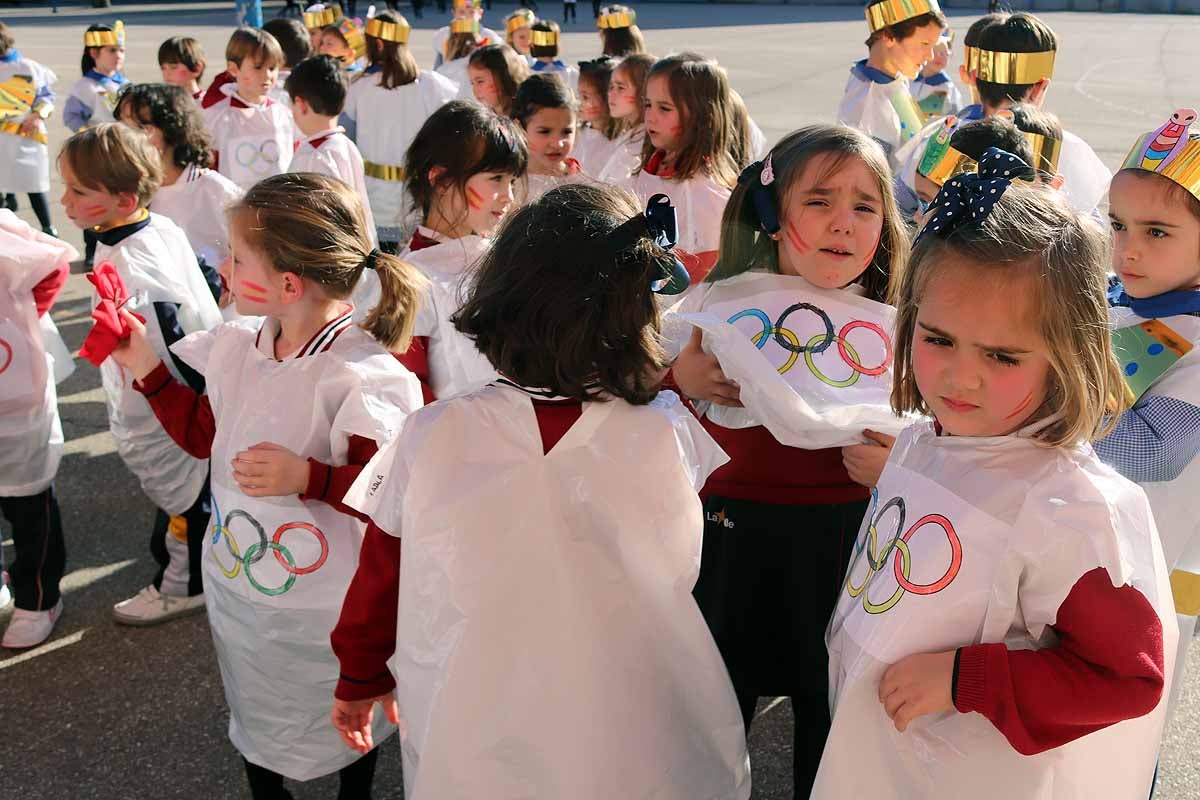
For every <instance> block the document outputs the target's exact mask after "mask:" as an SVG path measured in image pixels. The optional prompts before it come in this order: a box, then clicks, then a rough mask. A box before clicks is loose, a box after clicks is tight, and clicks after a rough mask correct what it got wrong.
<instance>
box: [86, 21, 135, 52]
mask: <svg viewBox="0 0 1200 800" xmlns="http://www.w3.org/2000/svg"><path fill="white" fill-rule="evenodd" d="M83 46H84V47H124V46H125V23H124V22H121V20H117V21H116V22H115V23H114V24H113V29H112V30H111V31H87V32H85V33H84V34H83Z"/></svg>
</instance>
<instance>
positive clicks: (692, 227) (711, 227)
mask: <svg viewBox="0 0 1200 800" xmlns="http://www.w3.org/2000/svg"><path fill="white" fill-rule="evenodd" d="M629 188H630V189H631V190H632V191H633V193H634V194H635V195H637V198H638V203H640V205H641V207H642V208H645V207H646V204H647V203H649V202H650V198H651V197H653V196H654V195H656V194H665V195H666V196H667V197H670V198H671V203H672V204H673V205H674V206H675V220H676V225H677V226H678V234H679V241H677V242H676V247H678V248H680V249H681V250H684V251H686V252H688V253H691V254H692V255H699V254H700V253H714V252H716V250H717V248H719V247H720V246H721V215H722V214H724V213H725V204H726V203H728V202H729V194H730V192H731V191H732V190H731V189H730V188H729V187H728V186H723V185H722V184H720V183H718V182H717V181H715V180H713V179H712V178H710V177H708V176H706V175H700V174H697V175H694V176H692V177H691V178H688V179H686V180H678V179H676V178H660V177H659V176H657V175H651V174H650V173H649V172H646V171H645V170H643V171H641V172H639V173H638V174H637V175H634V176H633V177H632V178H631V179H630V182H629Z"/></svg>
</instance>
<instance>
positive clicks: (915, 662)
mask: <svg viewBox="0 0 1200 800" xmlns="http://www.w3.org/2000/svg"><path fill="white" fill-rule="evenodd" d="M955 652H957V651H955V650H947V651H946V652H944V653H919V654H917V655H915V656H908V657H907V658H902V659H900V660H899V661H897V662H896V663H895V664H892V665H891V666H890V667H888V670H887V672H885V673H883V680H881V681H880V682H879V702H881V703H883V709H884V711H886V712H887V715H888V716H889V717H891V719H892V722H893V723H894V724H895V725H896V730H898V731H900V732H901V733H903V732H904V729H905V728H907V727H908V723H910V722H912V721H913V720H914V719H916V718H917V717H923V716H925V715H926V714H940V713H941V712H943V711H951V710H953V709H954V697H953V693H954V686H953V685H952V684H953V683H954V654H955Z"/></svg>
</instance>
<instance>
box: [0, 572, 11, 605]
mask: <svg viewBox="0 0 1200 800" xmlns="http://www.w3.org/2000/svg"><path fill="white" fill-rule="evenodd" d="M7 578H8V573H7V572H0V611H3V610H4V609H6V608H8V606H9V604H10V603H12V601H13V596H12V591H11V590H10V589H9V588H8V580H7Z"/></svg>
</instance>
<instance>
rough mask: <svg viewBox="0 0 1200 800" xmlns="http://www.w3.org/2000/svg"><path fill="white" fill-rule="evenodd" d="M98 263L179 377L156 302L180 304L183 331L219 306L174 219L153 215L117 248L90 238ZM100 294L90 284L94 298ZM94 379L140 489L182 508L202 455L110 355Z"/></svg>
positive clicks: (194, 493) (196, 485)
mask: <svg viewBox="0 0 1200 800" xmlns="http://www.w3.org/2000/svg"><path fill="white" fill-rule="evenodd" d="M95 261H96V263H97V264H99V263H101V262H104V261H111V262H112V264H113V266H115V267H116V268H117V271H118V272H119V273H120V275H121V280H122V281H124V283H125V288H126V289H127V290H128V291H129V295H130V297H131V299H130V301H129V303H128V304H126V306H125V308H127V309H129V310H130V311H134V312H137V313H138V314H141V316H143V317H145V319H146V336H147V338H148V339H149V341H150V344H151V346H152V347H153V348H154V352H155V353H157V354H158V357H159V358H161V359H162V360H163V361H164V362H165V363H166V365H167V369H168V370H169V371H170V373H171V375H172V376H173V377H174V378H175V379H176V380H178V381H182V380H183V376H182V375H181V374H180V373H179V370H178V368H177V367H176V366H175V363H174V361H173V360H172V359H171V357H170V354H169V353H168V352H167V343H166V339H165V337H164V336H163V332H162V329H161V328H160V327H159V324H158V316H157V315H156V314H155V311H154V304H155V303H174V304H176V305H178V307H179V312H178V318H179V324H180V326H181V327H182V328H183V332H184V333H185V334H188V333H195V332H196V331H204V330H208V329H210V328H213V327H216V326H217V325H219V324H220V323H221V312H220V310H219V309H218V308H217V304H216V301H214V300H213V296H212V291H211V290H210V289H209V288H208V284H207V283H205V282H204V274H203V273H202V272H201V271H200V267H199V265H198V264H197V263H196V256H195V254H194V253H193V252H192V248H191V245H189V244H188V240H187V236H185V235H184V233H183V231H182V230H180V229H179V226H177V225H176V224H175V223H173V222H171V220H169V219H167V218H166V217H161V216H159V215H157V214H151V215H150V224H149V225H147V226H146V227H145V228H143V229H142V230H140V231H137V232H136V233H133V234H131V235H130V236H128V237H127V238H125V239H123V240H122V241H121V242H120V243H119V244H118V245H116V246H115V247H110V246H109V245H106V244H104V243H103V242H101V243H99V244H98V245H96V255H95ZM98 300H99V298H98V297H97V296H96V293H95V290H94V289H93V291H92V302H93V304H95V303H96V302H98ZM100 380H101V383H102V384H103V386H104V396H105V400H106V402H107V406H108V427H109V430H111V431H112V434H113V438H115V439H116V440H117V452H118V453H120V455H121V459H122V460H123V461H124V462H125V466H127V467H129V470H130V472H132V473H133V474H134V475H136V476H137V478H138V481H140V482H141V485H142V491H144V492H145V493H146V495H147V496H148V497H149V498H150V499H151V500H152V501H154V503H155V505H157V506H158V507H159V508H161V509H162V510H163V511H165V512H167V513H168V514H182V513H183V512H184V511H186V510H187V509H188V508H190V507H191V505H192V503H194V502H195V501H196V498H197V497H198V496H199V494H200V489H201V487H202V486H203V485H204V479H205V476H206V475H207V474H208V462H207V461H203V460H200V459H196V458H192V457H191V456H190V455H188V454H187V453H185V452H184V451H183V450H182V449H181V448H180V447H179V445H177V444H175V442H174V441H172V440H171V437H170V436H168V435H167V432H166V431H164V430H163V428H162V425H160V424H159V422H158V418H157V417H155V416H154V410H153V409H151V408H150V404H149V403H148V402H147V401H146V398H145V397H143V396H142V395H141V393H140V392H138V391H137V390H136V389H134V388H133V376H132V375H130V374H129V373H128V372H126V371H125V370H123V369H122V368H121V367H120V366H119V365H118V364H117V362H115V361H113V360H112V359H111V358H110V359H108V360H106V361H105V362H104V363H103V364H101V365H100Z"/></svg>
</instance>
